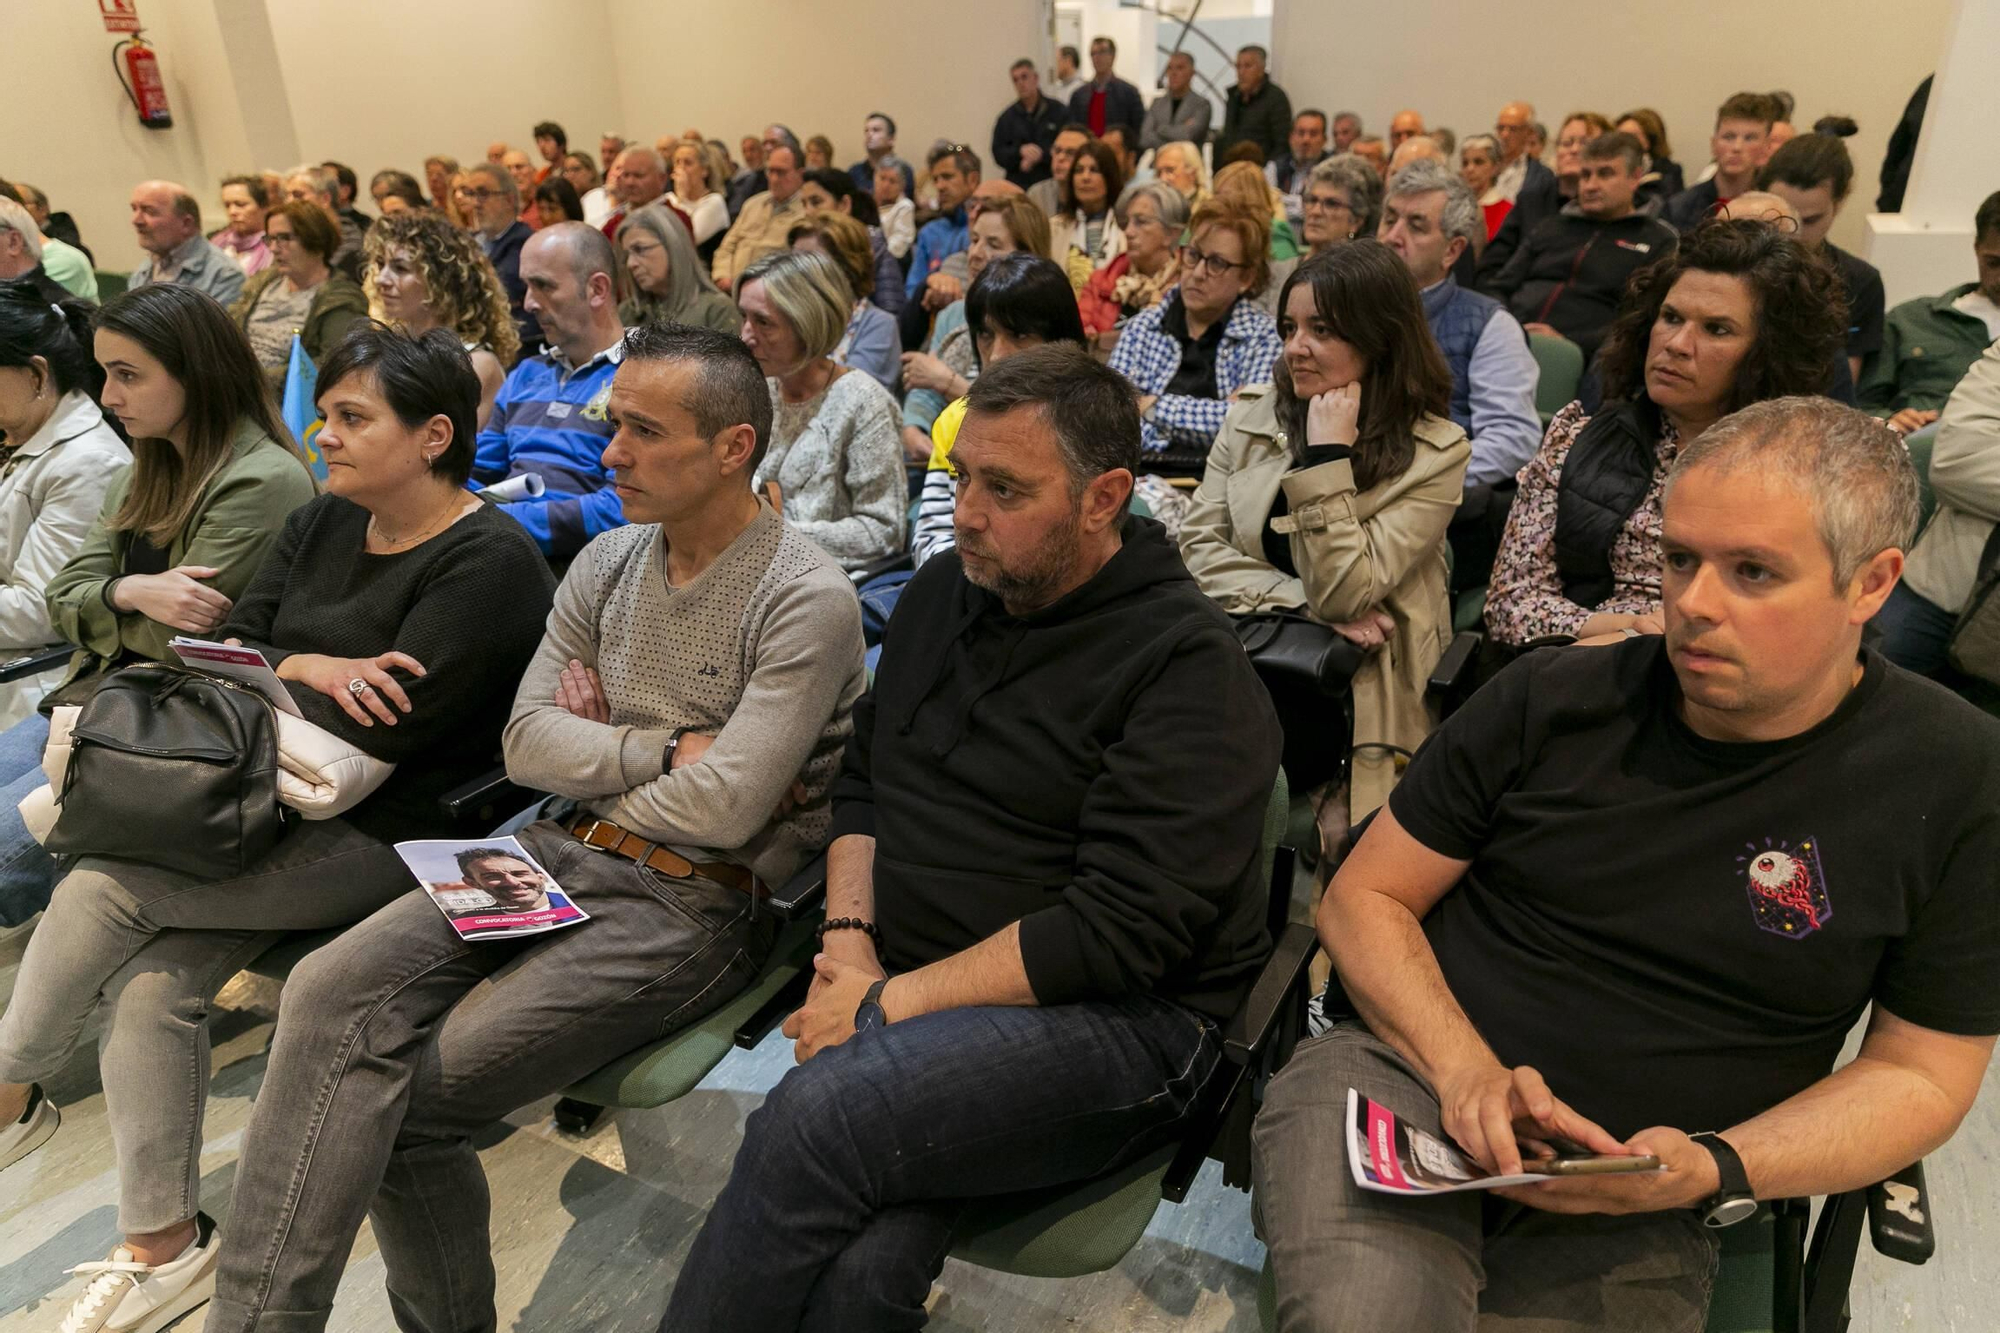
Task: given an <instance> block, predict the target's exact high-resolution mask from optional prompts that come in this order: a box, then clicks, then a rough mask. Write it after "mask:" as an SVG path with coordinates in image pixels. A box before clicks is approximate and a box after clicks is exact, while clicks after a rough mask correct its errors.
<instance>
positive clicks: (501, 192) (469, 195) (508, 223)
mask: <svg viewBox="0 0 2000 1333" xmlns="http://www.w3.org/2000/svg"><path fill="white" fill-rule="evenodd" d="M453 193H454V194H455V195H456V196H457V198H458V201H459V203H460V204H461V205H462V206H463V207H464V208H465V209H466V210H467V211H468V212H469V213H470V214H471V217H472V226H473V235H474V236H475V237H476V238H477V239H478V241H479V248H480V249H482V250H484V251H485V252H486V258H487V259H488V261H490V262H491V263H492V265H493V271H494V272H495V273H497V274H498V275H499V276H500V286H501V287H502V288H504V289H505V290H506V292H507V310H508V312H509V313H510V314H512V315H513V316H514V327H515V328H517V329H519V330H520V333H521V346H522V348H523V349H524V350H527V351H532V350H533V349H535V348H537V347H540V346H541V345H542V326H541V324H539V323H538V322H537V321H536V319H535V317H534V315H533V314H532V313H531V312H530V311H528V310H527V309H526V308H525V307H524V306H523V305H522V304H521V302H522V300H523V298H525V297H526V296H527V294H528V286H527V284H526V283H524V282H522V281H521V247H522V246H524V245H526V244H527V243H528V238H529V237H530V236H533V235H534V234H535V229H534V228H533V227H530V226H529V225H528V224H527V223H525V222H523V221H521V190H520V187H519V186H517V185H515V184H514V178H513V177H512V176H510V175H508V174H507V169H506V168H505V167H501V166H496V165H495V164H493V163H491V162H477V163H474V164H473V165H472V166H470V167H468V168H466V171H465V177H464V179H463V180H462V181H461V182H460V183H459V185H458V186H457V188H456V189H455V190H454V191H453Z"/></svg>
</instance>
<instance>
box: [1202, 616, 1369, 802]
mask: <svg viewBox="0 0 2000 1333" xmlns="http://www.w3.org/2000/svg"><path fill="white" fill-rule="evenodd" d="M1230 619H1231V621H1232V622H1233V623H1234V625H1235V628H1236V638H1237V641H1238V642H1240V643H1241V644H1242V645H1243V651H1244V653H1245V654H1246V655H1247V656H1248V657H1249V658H1250V666H1251V668H1252V669H1253V670H1255V671H1256V673H1257V678H1258V679H1259V680H1261V681H1263V682H1264V688H1265V690H1266V691H1268V692H1269V693H1270V696H1271V705H1272V707H1273V708H1275V709H1276V710H1277V714H1278V724H1279V726H1280V727H1282V728H1283V730H1284V733H1285V753H1284V760H1283V767H1284V770H1285V779H1286V781H1287V782H1288V783H1289V784H1290V785H1291V787H1292V789H1293V790H1294V791H1307V790H1309V789H1311V788H1313V787H1317V786H1320V785H1321V784H1322V783H1326V782H1335V781H1339V780H1341V779H1343V778H1345V777H1346V775H1347V760H1348V753H1349V751H1350V750H1351V749H1352V748H1353V743H1354V697H1353V694H1352V691H1351V688H1350V687H1351V686H1352V685H1353V683H1354V673H1355V672H1357V671H1359V670H1360V669H1361V664H1362V662H1364V661H1366V660H1367V657H1368V654H1367V651H1366V650H1365V649H1363V648H1362V647H1361V645H1359V644H1357V643H1355V642H1353V641H1352V640H1350V639H1347V638H1345V637H1343V636H1342V635H1340V634H1338V633H1336V632H1335V631H1334V630H1333V629H1331V628H1330V627H1328V626H1326V625H1322V624H1320V623H1319V622H1318V621H1317V620H1314V619H1312V618H1311V617H1310V616H1305V615H1301V614H1299V613H1298V612H1297V611H1253V612H1251V613H1250V614H1248V615H1240V616H1232V617H1230Z"/></svg>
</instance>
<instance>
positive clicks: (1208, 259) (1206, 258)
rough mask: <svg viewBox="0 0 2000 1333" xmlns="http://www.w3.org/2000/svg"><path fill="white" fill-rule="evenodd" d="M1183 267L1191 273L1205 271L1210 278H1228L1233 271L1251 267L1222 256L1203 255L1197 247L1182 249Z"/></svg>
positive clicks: (1190, 246)
mask: <svg viewBox="0 0 2000 1333" xmlns="http://www.w3.org/2000/svg"><path fill="white" fill-rule="evenodd" d="M1181 267H1182V268H1185V269H1187V270H1188V271H1189V272H1190V273H1192V272H1196V271H1198V270H1205V271H1206V272H1207V273H1208V275H1209V276H1210V277H1212V278H1221V277H1227V276H1228V275H1229V271H1230V270H1231V269H1236V268H1249V267H1250V265H1249V264H1247V263H1245V264H1239V263H1236V262H1235V261H1234V260H1229V259H1224V258H1223V257H1222V256H1221V255H1210V254H1203V253H1202V252H1201V250H1200V249H1198V248H1197V247H1195V246H1192V245H1189V246H1183V247H1182V249H1181Z"/></svg>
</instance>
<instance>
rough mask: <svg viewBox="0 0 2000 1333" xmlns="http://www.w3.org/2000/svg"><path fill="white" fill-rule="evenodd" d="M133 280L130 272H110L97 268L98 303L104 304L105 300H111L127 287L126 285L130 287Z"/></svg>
mask: <svg viewBox="0 0 2000 1333" xmlns="http://www.w3.org/2000/svg"><path fill="white" fill-rule="evenodd" d="M131 280H132V275H131V274H130V273H109V272H106V271H105V270H104V269H98V270H97V300H98V303H99V304H102V303H104V302H105V301H109V300H110V299H111V298H112V297H114V296H117V295H119V294H120V293H122V292H123V291H124V290H125V289H126V287H128V286H129V285H130V284H131Z"/></svg>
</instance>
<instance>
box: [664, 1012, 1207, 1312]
mask: <svg viewBox="0 0 2000 1333" xmlns="http://www.w3.org/2000/svg"><path fill="white" fill-rule="evenodd" d="M1220 1050H1221V1045H1220V1042H1219V1041H1218V1039H1217V1037H1216V1034H1215V1028H1214V1025H1213V1024H1211V1023H1209V1022H1208V1021H1206V1020H1204V1019H1202V1018H1199V1017H1197V1016H1196V1015H1195V1014H1193V1013H1191V1012H1189V1011H1188V1010H1186V1009H1183V1008H1181V1007H1180V1006H1178V1005H1174V1004H1170V1003H1167V1002H1165V1001H1161V1000H1154V999H1150V998H1138V999H1129V1000H1122V1001H1118V1002H1115V1003H1112V1002H1102V1003H1088V1004H1070V1005H1059V1006H1056V1007H1054V1008H1048V1009H1034V1008H1023V1009H1011V1008H978V1009H953V1010H947V1011H945V1012H943V1013H936V1014H928V1015H925V1016H924V1017H921V1018H914V1019H909V1020H907V1021H905V1022H901V1023H893V1024H891V1025H889V1026H888V1027H886V1028H879V1029H874V1030H871V1031H868V1032H863V1033H859V1034H857V1035H856V1036H854V1037H852V1038H850V1039H849V1040H848V1041H847V1042H845V1043H844V1044H842V1045H840V1046H836V1047H833V1048H832V1049H830V1050H826V1051H822V1052H821V1053H820V1054H819V1055H817V1056H815V1057H814V1058H813V1059H812V1060H811V1061H810V1062H808V1063H807V1064H804V1065H801V1066H799V1067H798V1068H797V1069H794V1070H792V1071H791V1072H790V1073H789V1074H787V1075H785V1077H784V1079H783V1081H781V1082H780V1083H779V1084H778V1086H777V1087H776V1088H774V1089H773V1090H772V1092H771V1095H770V1096H769V1097H768V1098H766V1099H765V1102H764V1104H763V1105H762V1106H761V1107H759V1108H758V1109H757V1110H756V1111H754V1112H752V1113H751V1115H750V1118H749V1121H748V1123H747V1124H746V1125H745V1127H744V1141H743V1146H742V1148H741V1149H739V1150H738V1152H737V1154H736V1164H735V1166H734V1168H733V1169H732V1170H731V1172H730V1176H729V1183H728V1184H727V1185H726V1186H724V1188H723V1191H722V1193H721V1195H720V1196H719V1197H718V1198H717V1199H716V1201H715V1206H714V1207H713V1208H712V1209H710V1211H709V1215H708V1222H707V1224H706V1225H705V1226H703V1227H702V1230H701V1234H700V1235H699V1236H697V1237H696V1238H695V1243H694V1249H693V1250H692V1251H691V1252H690V1253H689V1255H688V1258H687V1262H686V1263H685V1264H683V1265H682V1267H681V1274H680V1280H679V1283H678V1285H676V1286H675V1288H674V1295H673V1302H672V1304H671V1305H670V1306H669V1307H668V1310H667V1315H666V1319H665V1320H664V1321H663V1322H662V1323H661V1325H660V1327H661V1329H662V1330H663V1333H703V1331H704V1330H712V1331H713V1333H743V1330H748V1329H756V1330H758V1333H784V1330H787V1329H801V1330H812V1333H836V1331H843V1330H853V1331H854V1333H861V1331H862V1330H867V1331H868V1333H880V1331H881V1330H885V1329H914V1328H922V1327H923V1325H924V1319H925V1313H924V1300H925V1298H926V1296H928V1295H929V1293H930V1287H931V1282H932V1280H933V1279H934V1278H935V1277H936V1276H937V1273H938V1270H939V1269H940V1268H942V1267H943V1266H944V1259H945V1252H946V1250H947V1249H948V1248H949V1246H950V1243H951V1231H952V1228H953V1226H954V1225H955V1224H956V1222H957V1220H958V1216H959V1213H960V1211H961V1210H962V1209H963V1207H964V1201H965V1200H967V1199H970V1198H975V1197H979V1196H983V1195H995V1194H1008V1193H1012V1192H1015V1191H1018V1190H1027V1189H1036V1188H1041V1187H1045V1186H1051V1185H1059V1184H1064V1183H1067V1182H1071V1181H1081V1180H1087V1179H1089V1178H1090V1177H1092V1176H1096V1175H1101V1174H1102V1173H1104V1172H1106V1171H1109V1170H1111V1169H1112V1168H1114V1167H1117V1166H1120V1165H1122V1164H1124V1163H1126V1162H1128V1161H1130V1160H1132V1159H1133V1158H1135V1157H1138V1156H1141V1155H1143V1154H1145V1153H1147V1152H1149V1151H1151V1150H1152V1149H1154V1148H1156V1147H1158V1146H1160V1145H1161V1144H1163V1143H1166V1142H1169V1141H1171V1140H1172V1139H1173V1138H1174V1137H1176V1136H1177V1134H1178V1133H1179V1132H1180V1130H1181V1127H1182V1121H1183V1119H1184V1117H1185V1116H1186V1114H1187V1111H1188V1108H1189V1106H1190V1105H1191V1104H1192V1103H1193V1101H1194V1099H1195V1096H1196V1094H1197V1093H1198V1092H1199V1091H1200V1089H1201V1087H1202V1085H1203V1084H1204V1083H1205V1082H1206V1081H1207V1079H1208V1077H1209V1074H1210V1073H1211V1072H1212V1071H1213V1070H1214V1068H1215V1064H1216V1060H1217V1057H1218V1055H1219V1053H1220Z"/></svg>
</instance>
